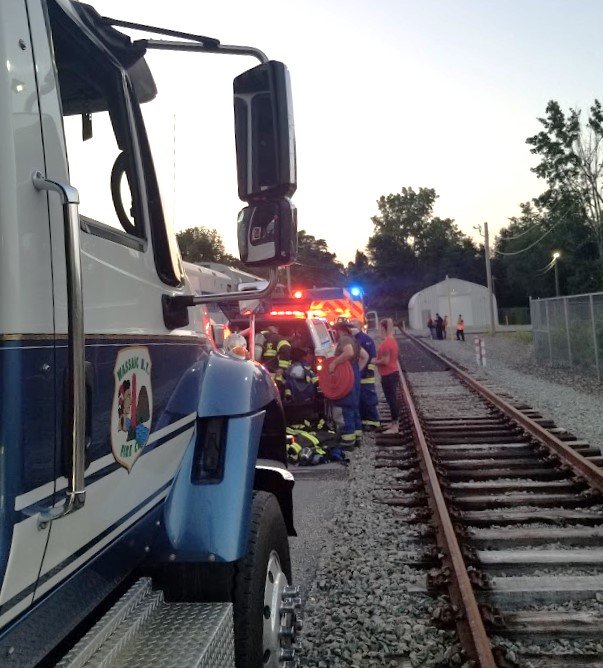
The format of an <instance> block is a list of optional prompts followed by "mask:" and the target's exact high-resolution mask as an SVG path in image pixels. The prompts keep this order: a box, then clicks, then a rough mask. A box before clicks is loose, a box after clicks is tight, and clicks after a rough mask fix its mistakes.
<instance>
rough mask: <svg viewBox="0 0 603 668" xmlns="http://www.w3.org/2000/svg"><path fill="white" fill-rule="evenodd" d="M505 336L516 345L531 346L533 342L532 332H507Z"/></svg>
mask: <svg viewBox="0 0 603 668" xmlns="http://www.w3.org/2000/svg"><path fill="white" fill-rule="evenodd" d="M507 336H508V337H509V338H510V339H511V340H512V341H517V343H523V344H524V345H525V346H527V345H531V344H532V343H533V342H534V335H533V334H532V332H528V331H525V330H523V331H519V332H509V333H508V334H507Z"/></svg>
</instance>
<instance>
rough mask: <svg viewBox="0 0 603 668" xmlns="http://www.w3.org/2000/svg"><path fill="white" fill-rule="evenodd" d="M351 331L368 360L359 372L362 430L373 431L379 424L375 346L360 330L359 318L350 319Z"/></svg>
mask: <svg viewBox="0 0 603 668" xmlns="http://www.w3.org/2000/svg"><path fill="white" fill-rule="evenodd" d="M351 326H352V327H351V332H352V335H353V336H354V338H355V339H356V342H357V343H358V344H359V345H360V347H361V348H363V349H364V350H365V351H366V354H367V355H368V362H367V365H366V366H365V367H364V369H363V370H362V371H361V372H360V418H361V419H362V428H363V429H364V431H375V430H376V429H379V427H380V426H381V422H380V421H379V412H378V411H377V405H378V404H379V399H378V398H377V392H376V390H375V372H376V371H377V367H376V366H375V363H374V359H375V357H377V348H376V347H375V342H374V341H373V339H372V338H371V337H370V336H369V335H368V334H366V333H365V332H363V331H362V324H361V323H360V321H359V320H352V322H351Z"/></svg>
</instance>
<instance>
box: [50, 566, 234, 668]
mask: <svg viewBox="0 0 603 668" xmlns="http://www.w3.org/2000/svg"><path fill="white" fill-rule="evenodd" d="M233 665H234V635H233V626H232V605H231V604H230V603H166V602H165V601H164V599H163V593H162V592H160V591H154V590H153V589H152V583H151V580H150V578H142V579H140V580H138V582H136V584H135V585H133V586H132V587H131V588H130V589H129V590H128V592H127V593H126V594H125V595H124V596H122V598H121V599H120V600H119V601H118V602H117V603H116V604H115V605H114V606H113V607H112V608H111V609H110V610H109V612H107V614H106V615H105V616H104V617H103V618H102V619H100V620H99V621H98V622H97V623H96V624H95V625H94V626H93V627H92V629H90V631H89V632H88V633H87V634H86V635H85V636H84V637H83V638H82V639H81V640H80V641H79V642H78V643H77V644H76V645H75V647H73V649H72V650H71V651H70V652H69V653H68V654H67V655H66V656H65V657H64V658H63V659H62V660H61V661H60V662H59V663H58V664H57V666H58V668H126V666H127V668H138V667H140V668H143V667H144V668H147V667H148V668H151V667H153V666H156V667H157V668H159V667H160V666H161V668H163V667H165V668H169V667H172V666H173V667H174V668H176V667H178V668H180V667H181V666H191V667H195V668H232V666H233Z"/></svg>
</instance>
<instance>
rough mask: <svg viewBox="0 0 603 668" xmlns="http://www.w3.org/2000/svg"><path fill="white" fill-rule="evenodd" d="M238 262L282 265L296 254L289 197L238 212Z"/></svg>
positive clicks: (294, 221)
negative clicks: (239, 260) (239, 258)
mask: <svg viewBox="0 0 603 668" xmlns="http://www.w3.org/2000/svg"><path fill="white" fill-rule="evenodd" d="M237 236H238V240H239V254H240V256H241V261H242V262H244V263H245V264H246V265H248V266H250V267H282V266H285V265H288V264H291V263H292V262H293V261H294V260H295V257H296V255H297V210H296V208H295V206H294V205H293V204H292V203H291V200H289V199H287V198H283V199H281V200H277V201H268V202H260V203H258V204H252V205H250V206H247V207H245V208H244V209H243V210H242V211H241V212H240V213H239V219H238V221H237Z"/></svg>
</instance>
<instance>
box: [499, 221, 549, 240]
mask: <svg viewBox="0 0 603 668" xmlns="http://www.w3.org/2000/svg"><path fill="white" fill-rule="evenodd" d="M540 224H541V223H540V222H538V223H535V224H534V225H532V226H531V227H529V228H528V229H527V230H524V231H523V232H520V233H519V234H514V235H513V236H510V237H501V238H502V239H504V240H505V241H514V240H515V239H521V238H522V237H525V235H526V234H529V233H530V232H532V231H533V230H535V229H537V228H538V227H539V226H540Z"/></svg>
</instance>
